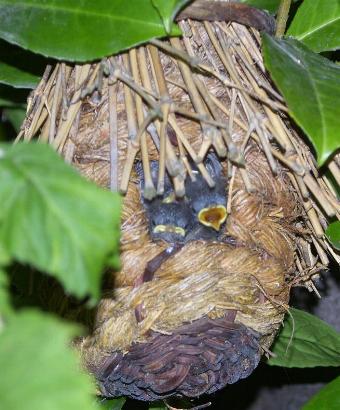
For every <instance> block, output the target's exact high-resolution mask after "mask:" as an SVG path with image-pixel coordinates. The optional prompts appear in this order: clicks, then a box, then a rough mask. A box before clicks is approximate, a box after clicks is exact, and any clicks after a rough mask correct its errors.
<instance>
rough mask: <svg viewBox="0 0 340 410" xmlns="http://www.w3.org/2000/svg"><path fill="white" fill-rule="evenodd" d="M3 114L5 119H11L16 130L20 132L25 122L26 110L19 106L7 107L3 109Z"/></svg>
mask: <svg viewBox="0 0 340 410" xmlns="http://www.w3.org/2000/svg"><path fill="white" fill-rule="evenodd" d="M2 115H3V119H6V120H7V121H9V122H10V123H11V124H12V126H13V128H14V129H15V131H16V132H17V133H18V132H19V131H20V127H21V125H22V123H23V122H24V119H25V116H26V110H25V109H23V108H17V107H12V108H5V109H3V111H2Z"/></svg>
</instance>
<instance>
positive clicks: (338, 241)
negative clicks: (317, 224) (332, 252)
mask: <svg viewBox="0 0 340 410" xmlns="http://www.w3.org/2000/svg"><path fill="white" fill-rule="evenodd" d="M326 236H327V238H328V239H329V241H330V242H331V243H332V245H333V246H334V248H336V249H338V250H340V221H336V222H333V223H331V224H330V225H329V226H328V228H327V229H326Z"/></svg>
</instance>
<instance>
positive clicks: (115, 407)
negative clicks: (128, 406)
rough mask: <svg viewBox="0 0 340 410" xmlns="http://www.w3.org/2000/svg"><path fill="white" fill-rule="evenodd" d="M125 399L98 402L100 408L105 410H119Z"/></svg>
mask: <svg viewBox="0 0 340 410" xmlns="http://www.w3.org/2000/svg"><path fill="white" fill-rule="evenodd" d="M125 401H126V399H124V398H120V399H111V400H102V401H101V402H100V408H101V409H105V410H121V409H122V407H123V406H124V403H125Z"/></svg>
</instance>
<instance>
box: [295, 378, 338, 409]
mask: <svg viewBox="0 0 340 410" xmlns="http://www.w3.org/2000/svg"><path fill="white" fill-rule="evenodd" d="M339 409H340V377H338V378H336V379H335V380H333V381H332V382H330V383H328V384H327V385H326V386H325V387H323V388H322V389H321V390H320V391H319V392H318V393H317V394H316V395H315V396H314V397H312V399H311V400H310V401H309V402H308V403H307V404H305V405H304V406H303V407H302V409H301V410H339Z"/></svg>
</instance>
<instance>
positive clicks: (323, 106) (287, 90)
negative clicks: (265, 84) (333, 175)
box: [263, 34, 340, 165]
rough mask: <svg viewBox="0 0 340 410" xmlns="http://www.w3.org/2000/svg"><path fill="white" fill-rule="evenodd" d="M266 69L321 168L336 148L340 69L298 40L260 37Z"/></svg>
mask: <svg viewBox="0 0 340 410" xmlns="http://www.w3.org/2000/svg"><path fill="white" fill-rule="evenodd" d="M263 51H264V59H265V64H266V67H267V69H268V70H269V72H270V74H271V76H272V78H273V80H274V81H275V83H276V85H277V87H278V88H279V90H280V91H281V93H282V94H283V96H284V98H285V100H286V102H287V105H288V108H289V113H290V115H291V116H292V118H294V120H295V121H296V123H297V124H298V125H299V126H300V127H301V128H302V129H303V131H304V132H305V133H306V134H307V136H308V137H309V139H310V141H311V142H312V143H313V145H314V147H315V149H316V152H317V156H318V162H319V164H320V165H322V164H323V163H324V162H325V161H326V160H327V158H328V157H329V156H330V155H331V154H332V153H333V152H334V151H335V150H336V149H338V148H339V145H340V144H339V107H340V67H339V66H337V65H336V64H334V63H332V62H330V61H329V60H328V59H326V58H324V57H321V56H320V55H318V54H315V53H313V52H311V51H310V50H309V49H308V48H307V47H306V46H304V45H303V44H301V43H300V42H298V41H297V40H293V39H287V40H278V39H275V38H273V37H270V36H268V35H266V34H264V36H263Z"/></svg>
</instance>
